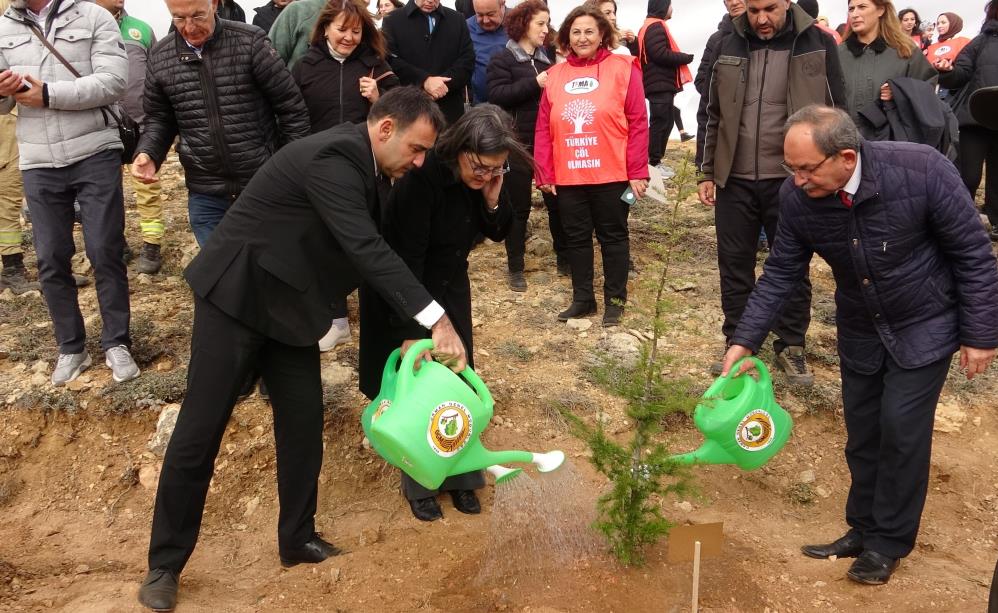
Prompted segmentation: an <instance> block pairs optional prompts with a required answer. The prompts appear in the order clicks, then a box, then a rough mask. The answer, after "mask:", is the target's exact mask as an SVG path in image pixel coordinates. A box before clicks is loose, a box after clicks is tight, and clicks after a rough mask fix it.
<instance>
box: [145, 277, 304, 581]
mask: <svg viewBox="0 0 998 613" xmlns="http://www.w3.org/2000/svg"><path fill="white" fill-rule="evenodd" d="M254 369H257V370H258V371H259V372H260V373H261V374H262V376H263V380H264V382H265V383H266V384H267V389H268V390H269V392H270V403H271V405H272V406H273V411H274V440H275V443H276V448H277V494H278V499H279V501H280V515H279V516H278V521H277V540H278V546H279V548H280V549H281V550H282V551H285V550H289V549H294V548H297V547H300V546H302V545H304V544H305V543H306V542H308V541H309V540H311V538H312V534H313V533H314V532H315V509H316V495H317V490H318V478H319V469H320V467H321V465H322V423H323V422H322V382H321V379H320V374H319V346H318V344H316V345H312V346H309V347H292V346H290V345H285V344H282V343H278V342H277V341H274V340H273V339H269V338H267V337H266V336H264V335H262V334H260V333H258V332H255V331H254V330H251V329H250V328H248V327H246V326H244V325H243V324H242V323H240V322H239V321H237V320H235V319H233V318H232V317H229V316H228V315H226V314H225V313H223V312H222V311H220V310H219V309H218V308H216V307H215V306H214V305H213V304H211V303H210V302H208V301H207V300H204V299H203V298H200V297H198V296H195V297H194V332H193V336H192V337H191V360H190V365H189V367H188V372H187V396H186V397H185V398H184V404H183V406H182V407H181V409H180V414H179V416H178V418H177V426H176V429H175V430H174V431H173V437H172V438H171V439H170V444H169V446H168V448H167V450H166V457H165V458H164V460H163V469H162V472H161V473H160V477H159V489H158V490H157V492H156V506H155V511H154V514H153V524H152V538H151V540H150V544H149V568H150V569H157V568H167V569H170V570H173V571H175V572H178V573H179V572H180V571H181V570H182V569H183V568H184V565H185V564H187V560H188V558H190V556H191V553H192V552H193V551H194V545H195V544H196V543H197V538H198V532H199V531H200V528H201V516H202V513H203V511H204V502H205V497H206V496H207V494H208V485H209V483H210V482H211V477H212V473H213V471H214V465H215V457H216V456H217V455H218V447H219V444H220V443H221V440H222V435H223V434H224V433H225V428H226V425H227V424H228V422H229V416H230V415H231V414H232V407H233V405H235V403H236V398H237V397H238V395H239V390H240V388H241V387H242V385H243V383H244V381H245V379H246V377H247V376H248V375H249V374H250V372H252V371H253V370H254ZM229 502H231V501H229ZM229 502H227V503H226V504H228V503H229Z"/></svg>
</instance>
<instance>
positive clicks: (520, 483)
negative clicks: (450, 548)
mask: <svg viewBox="0 0 998 613" xmlns="http://www.w3.org/2000/svg"><path fill="white" fill-rule="evenodd" d="M595 516H596V508H595V495H594V494H593V493H592V492H591V491H590V487H589V486H588V485H587V484H586V483H585V481H584V480H583V479H582V477H581V475H579V473H578V471H576V470H575V468H574V467H573V466H572V464H571V463H569V462H566V463H565V464H564V465H563V466H562V467H561V468H559V469H558V470H556V471H554V472H551V473H547V474H540V473H534V474H528V473H527V472H526V471H524V472H523V473H521V474H520V475H519V476H517V477H515V478H513V479H511V480H509V481H508V482H505V483H501V484H499V485H496V489H495V500H494V503H493V508H492V514H491V519H490V522H489V533H488V536H487V539H486V547H485V557H484V558H483V560H482V564H481V567H480V569H479V573H478V576H477V577H476V583H477V584H479V585H483V584H491V585H495V584H511V583H515V582H516V581H517V579H518V577H521V576H524V575H525V574H531V573H535V572H537V571H545V572H550V571H553V570H558V569H563V570H569V569H573V568H576V567H577V566H578V565H579V564H580V563H585V561H586V560H587V559H588V558H589V557H590V556H592V555H593V554H595V553H597V552H598V551H599V550H600V541H599V539H598V535H597V534H596V532H595V531H594V530H593V529H592V527H591V524H592V522H593V520H594V519H595Z"/></svg>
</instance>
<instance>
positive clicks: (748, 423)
mask: <svg viewBox="0 0 998 613" xmlns="http://www.w3.org/2000/svg"><path fill="white" fill-rule="evenodd" d="M775 435H776V427H775V426H774V425H773V418H772V417H771V416H770V415H769V413H767V412H766V411H763V410H762V409H756V410H754V411H752V412H751V413H749V414H748V415H746V416H745V417H743V418H742V421H741V422H740V423H739V424H738V429H737V430H735V442H737V443H738V446H739V447H741V448H742V449H744V450H745V451H761V450H763V449H765V448H766V447H769V444H770V443H772V442H773V438H774V436H775Z"/></svg>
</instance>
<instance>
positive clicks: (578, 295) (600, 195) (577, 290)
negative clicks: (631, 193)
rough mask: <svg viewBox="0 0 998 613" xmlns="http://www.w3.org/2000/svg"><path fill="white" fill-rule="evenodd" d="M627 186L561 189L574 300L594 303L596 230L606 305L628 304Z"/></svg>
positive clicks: (614, 184)
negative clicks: (600, 253)
mask: <svg viewBox="0 0 998 613" xmlns="http://www.w3.org/2000/svg"><path fill="white" fill-rule="evenodd" d="M627 187H628V183H627V182H626V181H620V182H618V183H603V184H600V185H573V186H567V185H565V186H563V185H559V186H558V208H559V209H560V212H561V223H562V227H563V228H564V230H565V240H566V244H565V255H566V256H567V259H568V264H569V266H571V268H572V301H573V302H595V301H596V295H595V293H594V292H593V231H594V230H595V232H596V239H597V240H598V241H599V245H600V251H601V252H602V253H603V299H604V302H605V304H608V305H609V304H614V303H617V302H618V301H619V304H620V305H621V306H622V305H623V304H624V303H626V302H627V269H628V260H629V259H630V249H631V246H630V241H629V235H628V232H627V216H628V214H629V213H630V206H629V205H628V204H627V203H625V202H624V201H623V200H621V199H620V196H621V195H622V194H623V193H624V191H625V190H626V189H627Z"/></svg>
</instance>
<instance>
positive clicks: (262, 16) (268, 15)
mask: <svg viewBox="0 0 998 613" xmlns="http://www.w3.org/2000/svg"><path fill="white" fill-rule="evenodd" d="M283 10H284V9H283V8H280V7H278V6H277V5H276V4H274V3H273V2H268V3H267V4H264V5H263V6H260V7H257V8H256V9H254V11H255V12H256V15H254V16H253V25H255V26H256V27H258V28H260V29H261V30H263V31H264V32H268V33H269V32H270V27H271V26H273V25H274V20H275V19H277V16H278V15H280V14H281V11H283Z"/></svg>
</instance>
